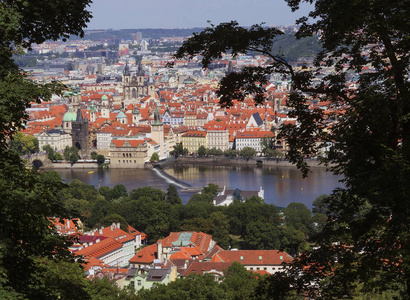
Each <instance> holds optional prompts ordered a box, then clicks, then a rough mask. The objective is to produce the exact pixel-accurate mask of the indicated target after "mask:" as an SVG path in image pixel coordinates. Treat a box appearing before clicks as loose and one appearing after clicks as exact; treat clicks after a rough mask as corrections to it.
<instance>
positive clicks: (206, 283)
mask: <svg viewBox="0 0 410 300" xmlns="http://www.w3.org/2000/svg"><path fill="white" fill-rule="evenodd" d="M138 296H139V299H146V300H151V299H152V300H154V299H155V300H168V299H198V300H199V299H201V300H212V299H226V297H225V292H224V290H223V289H222V288H221V286H220V285H219V283H218V282H216V281H215V280H214V276H212V275H210V274H205V275H189V276H188V277H185V278H179V279H177V280H176V281H173V282H170V283H169V284H168V285H162V284H160V285H157V286H156V287H155V288H152V289H150V290H144V289H143V290H140V291H139V292H138Z"/></svg>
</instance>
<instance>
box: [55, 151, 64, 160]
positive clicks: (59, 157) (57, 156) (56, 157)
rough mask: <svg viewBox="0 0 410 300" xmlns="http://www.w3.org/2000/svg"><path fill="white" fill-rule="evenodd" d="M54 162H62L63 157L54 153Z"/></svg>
mask: <svg viewBox="0 0 410 300" xmlns="http://www.w3.org/2000/svg"><path fill="white" fill-rule="evenodd" d="M54 160H63V156H62V155H61V153H58V152H57V153H54Z"/></svg>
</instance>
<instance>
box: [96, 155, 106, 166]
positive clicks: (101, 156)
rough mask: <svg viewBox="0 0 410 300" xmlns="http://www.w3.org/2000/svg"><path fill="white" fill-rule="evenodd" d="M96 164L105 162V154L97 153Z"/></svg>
mask: <svg viewBox="0 0 410 300" xmlns="http://www.w3.org/2000/svg"><path fill="white" fill-rule="evenodd" d="M96 159H97V164H98V165H99V166H101V165H102V164H103V163H104V162H105V156H104V155H102V154H98V155H97V158H96Z"/></svg>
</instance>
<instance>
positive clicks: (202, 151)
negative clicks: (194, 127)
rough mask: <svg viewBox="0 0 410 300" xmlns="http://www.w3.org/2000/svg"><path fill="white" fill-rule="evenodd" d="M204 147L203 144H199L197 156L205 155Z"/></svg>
mask: <svg viewBox="0 0 410 300" xmlns="http://www.w3.org/2000/svg"><path fill="white" fill-rule="evenodd" d="M206 152H207V151H206V148H205V146H204V145H201V146H199V148H198V155H199V156H205V155H206Z"/></svg>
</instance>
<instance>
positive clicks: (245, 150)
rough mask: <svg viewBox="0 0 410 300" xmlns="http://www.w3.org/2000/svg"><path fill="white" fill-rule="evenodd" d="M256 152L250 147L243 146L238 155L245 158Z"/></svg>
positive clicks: (252, 155)
mask: <svg viewBox="0 0 410 300" xmlns="http://www.w3.org/2000/svg"><path fill="white" fill-rule="evenodd" d="M255 154H256V150H255V149H254V148H251V147H243V149H242V150H241V152H240V155H241V156H243V157H246V158H250V157H254V156H255Z"/></svg>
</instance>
